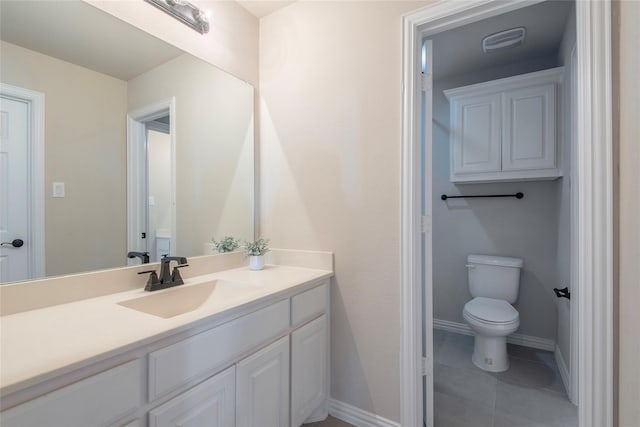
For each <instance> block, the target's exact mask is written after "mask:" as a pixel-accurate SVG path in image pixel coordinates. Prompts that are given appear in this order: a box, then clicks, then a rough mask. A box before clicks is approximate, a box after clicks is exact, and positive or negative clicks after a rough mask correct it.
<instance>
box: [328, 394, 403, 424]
mask: <svg viewBox="0 0 640 427" xmlns="http://www.w3.org/2000/svg"><path fill="white" fill-rule="evenodd" d="M329 414H330V415H331V416H332V417H334V418H338V419H340V420H342V421H344V422H347V423H350V424H353V425H354V426H357V427H400V424H398V423H397V422H395V421H391V420H388V419H386V418H383V417H381V416H379V415H376V414H372V413H371V412H367V411H364V410H362V409H360V408H356V407H355V406H352V405H349V404H348V403H344V402H341V401H339V400H335V399H329Z"/></svg>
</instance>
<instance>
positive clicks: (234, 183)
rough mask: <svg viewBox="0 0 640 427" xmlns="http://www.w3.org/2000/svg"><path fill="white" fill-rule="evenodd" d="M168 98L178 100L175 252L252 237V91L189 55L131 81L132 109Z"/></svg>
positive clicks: (200, 249) (187, 252)
mask: <svg viewBox="0 0 640 427" xmlns="http://www.w3.org/2000/svg"><path fill="white" fill-rule="evenodd" d="M193 82H197V84H195V85H194V84H193ZM221 93H224V96H220V94H221ZM170 97H175V99H176V117H175V132H176V168H177V176H176V199H177V204H176V216H177V224H176V228H177V230H176V245H177V247H176V250H175V253H177V254H201V253H202V245H203V242H206V241H208V240H210V239H211V237H216V238H220V237H221V236H222V235H233V236H235V237H239V238H242V239H247V240H248V239H251V238H252V236H253V230H252V228H251V224H252V222H253V198H252V196H251V194H252V188H253V109H252V108H251V107H250V106H252V105H253V88H252V87H251V86H250V85H248V84H246V83H244V82H242V81H240V80H238V79H236V78H235V77H233V76H231V75H229V74H227V73H225V72H222V71H220V70H218V69H217V68H215V67H212V66H211V65H209V64H207V63H205V62H204V61H201V60H199V59H197V58H194V57H193V56H191V55H187V54H185V55H181V56H179V57H177V58H175V59H173V60H171V61H168V62H166V63H165V64H163V65H160V66H159V67H156V68H154V69H153V70H151V71H149V72H147V73H144V74H142V75H140V76H138V77H136V78H134V79H132V80H130V81H129V85H128V101H129V110H130V111H133V110H135V109H138V108H141V107H144V106H146V105H150V104H153V103H156V102H158V101H160V100H163V99H167V98H170Z"/></svg>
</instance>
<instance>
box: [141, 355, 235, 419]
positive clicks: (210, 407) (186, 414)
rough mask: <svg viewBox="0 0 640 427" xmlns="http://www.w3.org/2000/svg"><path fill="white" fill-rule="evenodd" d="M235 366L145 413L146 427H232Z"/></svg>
mask: <svg viewBox="0 0 640 427" xmlns="http://www.w3.org/2000/svg"><path fill="white" fill-rule="evenodd" d="M235 374H236V373H235V367H231V368H229V369H227V370H226V371H223V372H221V373H219V374H218V375H216V376H214V377H212V378H210V379H208V380H206V381H205V382H203V383H202V384H200V385H197V386H195V387H194V388H192V389H191V390H189V391H187V392H185V393H183V394H181V395H179V396H177V397H175V398H173V399H171V400H170V401H168V402H167V403H165V404H163V405H161V406H158V407H157V408H155V409H152V410H151V411H150V412H149V427H178V426H180V427H201V426H207V427H233V426H235V425H236V424H235V382H236V375H235Z"/></svg>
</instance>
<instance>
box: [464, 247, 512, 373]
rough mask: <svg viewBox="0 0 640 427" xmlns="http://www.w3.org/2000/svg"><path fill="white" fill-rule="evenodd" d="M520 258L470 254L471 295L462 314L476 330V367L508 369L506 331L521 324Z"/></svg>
mask: <svg viewBox="0 0 640 427" xmlns="http://www.w3.org/2000/svg"><path fill="white" fill-rule="evenodd" d="M522 265H523V262H522V260H521V259H520V258H507V257H498V256H488V255H469V256H468V257H467V269H468V271H469V291H471V296H473V299H472V300H471V301H469V302H468V303H466V304H465V305H464V310H462V317H464V320H466V321H467V323H468V324H469V326H470V327H471V329H472V330H473V332H474V333H475V342H474V347H473V356H472V358H471V360H472V361H473V364H474V365H476V366H477V367H478V368H480V369H483V370H485V371H490V372H502V371H506V370H507V369H509V359H508V357H507V335H509V334H512V333H514V332H515V331H516V330H517V329H518V326H520V317H519V315H518V310H516V309H515V308H513V306H512V305H511V304H513V303H514V302H515V301H516V299H517V298H518V288H519V285H520V269H521V268H522Z"/></svg>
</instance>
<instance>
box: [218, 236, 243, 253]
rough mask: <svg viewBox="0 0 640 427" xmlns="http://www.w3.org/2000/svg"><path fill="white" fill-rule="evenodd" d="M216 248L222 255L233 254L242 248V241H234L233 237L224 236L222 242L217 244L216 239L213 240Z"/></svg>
mask: <svg viewBox="0 0 640 427" xmlns="http://www.w3.org/2000/svg"><path fill="white" fill-rule="evenodd" d="M211 241H212V242H213V244H214V245H215V247H216V250H217V251H218V252H220V253H224V252H233V251H235V250H236V249H238V248H239V247H240V240H239V239H234V238H233V237H231V236H224V237H223V238H222V239H221V240H220V241H218V242H216V240H215V239H211Z"/></svg>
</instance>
